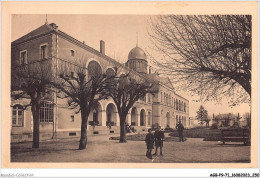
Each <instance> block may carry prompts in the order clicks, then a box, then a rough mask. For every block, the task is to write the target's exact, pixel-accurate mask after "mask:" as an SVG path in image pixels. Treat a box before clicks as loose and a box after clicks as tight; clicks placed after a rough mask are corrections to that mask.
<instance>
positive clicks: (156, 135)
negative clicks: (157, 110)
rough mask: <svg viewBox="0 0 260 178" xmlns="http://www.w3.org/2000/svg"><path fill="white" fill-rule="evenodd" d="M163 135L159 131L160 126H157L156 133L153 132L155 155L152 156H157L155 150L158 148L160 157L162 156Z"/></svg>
mask: <svg viewBox="0 0 260 178" xmlns="http://www.w3.org/2000/svg"><path fill="white" fill-rule="evenodd" d="M163 140H164V133H163V131H161V126H158V127H157V129H156V131H155V132H154V141H155V153H154V154H153V155H157V150H158V148H159V147H160V155H163V154H162V147H163Z"/></svg>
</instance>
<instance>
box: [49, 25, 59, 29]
mask: <svg viewBox="0 0 260 178" xmlns="http://www.w3.org/2000/svg"><path fill="white" fill-rule="evenodd" d="M50 26H51V27H52V28H53V29H54V30H58V26H57V25H56V24H55V23H51V24H50Z"/></svg>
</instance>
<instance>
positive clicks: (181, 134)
mask: <svg viewBox="0 0 260 178" xmlns="http://www.w3.org/2000/svg"><path fill="white" fill-rule="evenodd" d="M176 129H177V130H178V134H179V141H180V142H184V140H183V130H184V126H183V125H182V123H181V121H179V123H178V124H177V125H176Z"/></svg>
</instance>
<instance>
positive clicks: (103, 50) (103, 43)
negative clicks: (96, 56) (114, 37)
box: [100, 40, 105, 55]
mask: <svg viewBox="0 0 260 178" xmlns="http://www.w3.org/2000/svg"><path fill="white" fill-rule="evenodd" d="M100 53H101V54H104V55H105V42H104V41H103V40H100Z"/></svg>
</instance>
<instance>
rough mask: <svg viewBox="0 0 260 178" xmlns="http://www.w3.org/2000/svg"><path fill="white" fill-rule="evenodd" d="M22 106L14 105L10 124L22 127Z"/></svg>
mask: <svg viewBox="0 0 260 178" xmlns="http://www.w3.org/2000/svg"><path fill="white" fill-rule="evenodd" d="M23 115H24V114H23V107H22V106H21V105H15V106H14V107H13V112H12V126H17V127H23V118H24V117H23Z"/></svg>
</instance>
